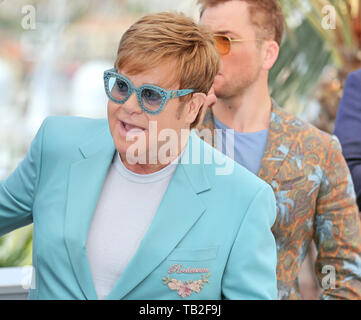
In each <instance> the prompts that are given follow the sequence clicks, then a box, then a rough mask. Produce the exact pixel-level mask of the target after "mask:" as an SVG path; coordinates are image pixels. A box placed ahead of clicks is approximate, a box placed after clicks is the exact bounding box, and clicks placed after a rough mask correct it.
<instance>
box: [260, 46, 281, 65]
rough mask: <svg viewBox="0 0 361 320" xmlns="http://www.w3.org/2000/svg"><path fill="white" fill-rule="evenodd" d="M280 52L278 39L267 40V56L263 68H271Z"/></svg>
mask: <svg viewBox="0 0 361 320" xmlns="http://www.w3.org/2000/svg"><path fill="white" fill-rule="evenodd" d="M279 52H280V47H279V45H278V43H277V42H276V41H273V40H272V41H267V42H266V47H265V57H264V61H263V68H264V69H266V70H271V69H272V67H273V66H274V64H275V63H276V61H277V58H278V55H279Z"/></svg>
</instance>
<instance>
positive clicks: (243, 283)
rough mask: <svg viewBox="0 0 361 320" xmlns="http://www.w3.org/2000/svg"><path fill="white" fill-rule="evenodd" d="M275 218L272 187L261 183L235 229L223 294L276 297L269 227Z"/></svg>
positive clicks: (274, 259) (242, 297)
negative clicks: (237, 227)
mask: <svg viewBox="0 0 361 320" xmlns="http://www.w3.org/2000/svg"><path fill="white" fill-rule="evenodd" d="M275 219H276V200H275V196H274V193H273V190H272V188H271V187H270V186H269V185H264V187H263V188H262V189H261V190H260V191H259V192H258V193H257V195H256V196H255V197H254V199H253V200H252V202H251V204H250V206H249V208H248V210H247V213H246V215H245V218H244V220H243V221H242V223H241V225H240V228H239V230H238V234H237V237H236V239H235V242H234V244H233V248H232V250H231V253H230V256H229V258H228V262H227V265H226V269H225V273H224V276H223V280H222V295H223V298H225V299H232V300H270V299H271V300H275V299H277V295H278V294H277V275H276V266H277V250H276V242H275V238H274V236H273V234H272V231H271V227H272V225H273V224H274V222H275Z"/></svg>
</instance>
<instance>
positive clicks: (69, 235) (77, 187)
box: [64, 128, 115, 299]
mask: <svg viewBox="0 0 361 320" xmlns="http://www.w3.org/2000/svg"><path fill="white" fill-rule="evenodd" d="M79 149H80V152H81V158H82V159H81V160H80V161H77V162H74V163H73V164H72V165H71V167H70V175H69V182H68V195H67V204H66V213H65V231H64V232H65V243H66V246H67V249H68V252H69V256H70V260H71V264H72V266H73V270H74V273H75V276H76V278H77V280H78V282H79V285H80V287H81V289H82V291H83V293H84V295H85V296H86V298H87V299H97V295H96V291H95V287H94V284H93V281H92V275H91V272H90V267H89V262H88V257H87V254H86V242H87V235H88V230H89V227H90V224H91V220H92V217H93V214H94V210H95V207H96V204H97V202H98V198H99V194H100V191H101V189H102V187H103V184H104V180H105V178H106V176H107V172H108V169H109V166H110V164H111V162H112V159H113V156H114V153H115V147H114V144H113V140H112V137H111V135H110V132H109V131H108V129H105V128H104V130H102V131H101V132H100V133H99V134H98V135H96V138H94V139H93V140H91V141H90V142H89V143H86V144H84V145H82V146H81V147H80V148H79Z"/></svg>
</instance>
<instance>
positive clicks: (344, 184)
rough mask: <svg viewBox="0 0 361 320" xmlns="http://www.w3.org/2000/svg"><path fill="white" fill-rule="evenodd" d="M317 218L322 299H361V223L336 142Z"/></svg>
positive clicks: (331, 146) (330, 153) (329, 157)
mask: <svg viewBox="0 0 361 320" xmlns="http://www.w3.org/2000/svg"><path fill="white" fill-rule="evenodd" d="M316 210H317V211H316V215H315V233H314V240H315V243H316V247H317V249H318V256H317V259H316V265H315V266H316V274H317V276H318V279H319V284H320V287H321V288H323V289H324V291H323V294H322V295H321V299H361V256H360V253H361V223H360V217H359V212H358V208H357V205H356V201H355V192H354V188H353V183H352V179H351V176H350V173H349V170H348V168H347V165H346V162H345V159H344V157H343V156H342V153H341V146H340V144H339V142H338V141H337V139H336V138H335V139H332V140H331V142H330V144H329V146H328V155H327V158H326V163H325V165H324V174H323V178H322V180H321V184H320V191H319V195H318V199H317V208H316Z"/></svg>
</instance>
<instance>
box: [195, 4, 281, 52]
mask: <svg viewBox="0 0 361 320" xmlns="http://www.w3.org/2000/svg"><path fill="white" fill-rule="evenodd" d="M227 1H231V0H198V2H199V3H201V5H202V9H201V15H202V14H203V12H204V10H205V9H206V8H207V7H214V6H216V5H218V4H220V3H224V2H227ZM239 1H244V2H247V4H248V6H249V7H248V8H249V17H250V21H251V23H252V24H253V25H254V26H255V27H256V29H257V31H256V33H257V37H262V38H267V39H272V40H275V41H276V42H277V43H278V45H279V46H281V42H282V36H283V30H284V23H285V18H284V15H283V12H282V8H281V5H280V3H279V0H239Z"/></svg>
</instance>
